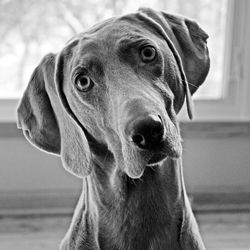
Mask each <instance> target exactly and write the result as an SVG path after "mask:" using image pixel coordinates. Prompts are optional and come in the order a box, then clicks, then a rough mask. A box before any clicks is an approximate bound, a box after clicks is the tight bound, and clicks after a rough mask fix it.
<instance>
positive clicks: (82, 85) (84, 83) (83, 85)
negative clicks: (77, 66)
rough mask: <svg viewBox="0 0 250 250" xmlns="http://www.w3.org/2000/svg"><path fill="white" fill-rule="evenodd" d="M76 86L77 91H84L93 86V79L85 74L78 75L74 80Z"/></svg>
mask: <svg viewBox="0 0 250 250" xmlns="http://www.w3.org/2000/svg"><path fill="white" fill-rule="evenodd" d="M75 84H76V87H77V89H78V90H79V91H82V92H86V91H89V90H90V89H92V88H93V86H94V83H93V81H92V80H91V79H90V78H89V77H88V76H86V75H80V76H78V77H77V78H76V81H75Z"/></svg>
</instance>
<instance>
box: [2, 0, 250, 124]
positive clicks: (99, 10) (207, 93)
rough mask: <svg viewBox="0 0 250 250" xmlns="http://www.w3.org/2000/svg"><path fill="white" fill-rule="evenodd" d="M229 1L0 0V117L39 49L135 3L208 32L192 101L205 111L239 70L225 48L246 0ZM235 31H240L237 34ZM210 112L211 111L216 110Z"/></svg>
mask: <svg viewBox="0 0 250 250" xmlns="http://www.w3.org/2000/svg"><path fill="white" fill-rule="evenodd" d="M234 2H236V1H233V0H217V1H211V0H147V1H146V0H138V1H136V2H135V1H134V0H106V1H100V0H94V1H92V0H86V1H81V0H74V1H69V0H64V1H60V0H51V1H43V0H24V1H15V0H5V1H1V3H0V8H1V12H0V22H1V26H0V37H1V40H2V41H1V44H0V99H1V100H0V104H1V107H0V115H1V116H0V119H3V117H5V119H7V120H9V119H10V120H13V117H14V116H13V114H14V109H13V108H14V106H15V105H16V104H17V99H18V98H20V97H21V94H22V92H23V89H24V88H25V86H26V85H27V83H28V80H29V77H30V76H31V73H32V71H33V70H34V68H35V67H36V65H37V64H38V63H39V61H40V60H41V59H42V57H43V56H44V55H45V54H47V53H49V52H57V51H58V49H60V48H62V47H63V46H64V44H65V42H66V41H67V40H68V39H69V38H71V37H72V36H73V35H74V34H76V33H78V32H80V31H82V30H84V29H86V28H87V27H90V26H92V25H93V24H94V23H96V22H98V21H100V20H103V19H105V18H108V17H110V16H114V15H120V14H123V13H127V12H133V11H135V10H136V9H137V8H138V7H140V6H148V7H152V8H155V9H162V10H165V11H167V12H172V13H180V14H183V15H186V16H188V17H191V18H193V19H195V20H197V21H198V22H199V23H200V24H201V26H202V27H203V28H204V30H206V32H207V33H208V34H209V36H210V38H209V40H208V46H209V49H210V55H211V69H210V73H209V76H208V78H207V80H206V83H205V84H203V86H202V87H201V88H200V89H199V91H198V92H197V94H196V97H195V99H196V100H197V104H198V106H200V107H201V111H199V109H200V108H199V107H198V116H199V113H202V114H203V115H206V112H208V113H209V112H210V111H209V107H208V106H206V105H208V103H209V105H211V103H214V104H215V103H216V105H217V108H218V105H219V103H220V102H221V101H224V100H225V98H226V97H228V96H230V93H231V92H232V90H230V84H231V82H232V81H238V80H239V79H235V78H237V76H238V74H239V72H238V71H239V70H242V69H239V68H237V67H236V68H234V65H230V64H229V62H230V60H231V59H232V57H234V56H236V55H233V53H231V49H232V48H233V49H234V47H233V46H232V43H233V42H237V41H232V37H233V35H232V34H233V32H234V28H236V27H235V26H234V24H235V23H234V21H235V20H236V19H237V18H238V19H239V18H240V16H239V15H241V14H242V13H241V12H244V11H245V7H246V5H249V4H248V3H247V0H240V1H237V5H236V4H234ZM243 18H244V17H243ZM241 19H242V17H241ZM243 21H244V20H243ZM232 24H233V25H232ZM238 35H239V36H241V33H239V34H238ZM236 40H237V38H236ZM238 52H239V51H238ZM238 52H237V53H238ZM238 56H239V55H238ZM229 69H230V70H231V69H233V70H234V71H235V72H234V73H235V74H236V75H235V76H233V78H234V79H232V78H225V75H226V73H225V72H227V73H228V72H229ZM237 70H238V71H237ZM230 77H231V76H230ZM230 81H231V82H230ZM230 91H231V92H230ZM237 91H238V90H237ZM229 92H230V93H229ZM231 94H232V93H231ZM206 103H207V104H206ZM214 104H213V105H214ZM202 107H203V108H202ZM206 107H207V109H208V111H205V113H204V111H202V110H204V109H206ZM6 110H7V111H6ZM214 111H216V112H217V109H215V110H214ZM9 112H10V113H9ZM211 112H213V110H211ZM2 114H3V116H2ZM210 116H211V117H212V116H213V114H212V113H211V115H210ZM201 117H202V115H201ZM208 117H209V116H208ZM3 120H4V119H3Z"/></svg>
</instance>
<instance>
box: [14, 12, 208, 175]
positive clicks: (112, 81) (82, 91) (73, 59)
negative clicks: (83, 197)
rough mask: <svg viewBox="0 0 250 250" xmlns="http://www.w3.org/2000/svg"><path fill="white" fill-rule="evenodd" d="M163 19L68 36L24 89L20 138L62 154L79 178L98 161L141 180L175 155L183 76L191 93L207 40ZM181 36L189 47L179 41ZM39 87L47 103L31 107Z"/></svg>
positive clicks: (136, 17)
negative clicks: (149, 168) (149, 169)
mask: <svg viewBox="0 0 250 250" xmlns="http://www.w3.org/2000/svg"><path fill="white" fill-rule="evenodd" d="M160 15H161V16H160ZM164 15H166V14H163V15H162V14H159V13H156V12H154V11H152V10H143V11H142V12H141V14H138V13H137V14H132V15H127V16H123V17H121V18H113V19H110V20H108V21H106V22H104V23H101V24H99V25H97V26H95V27H93V28H92V29H90V30H89V31H87V32H85V33H83V34H80V35H79V36H77V37H75V38H73V39H72V40H71V41H70V42H69V43H68V44H67V45H66V46H65V48H64V49H63V50H62V51H61V52H60V53H59V54H58V55H57V56H56V55H50V56H48V57H47V58H46V59H45V60H44V61H43V62H42V65H43V68H42V69H39V68H38V69H37V71H39V72H36V73H35V74H34V75H35V76H33V77H32V80H33V81H34V78H36V79H35V82H36V83H37V84H38V85H39V84H40V85H39V86H34V83H33V85H31V86H28V88H27V90H26V93H25V95H24V97H23V100H22V102H21V104H20V107H19V122H20V123H21V124H20V125H21V126H22V128H23V129H24V130H25V131H26V132H25V133H26V137H27V138H28V139H29V140H30V141H32V142H33V143H34V144H35V145H38V146H39V147H41V148H42V149H45V150H46V151H50V152H54V153H60V154H61V156H62V160H63V163H64V165H65V166H66V168H67V169H69V170H70V171H71V172H73V173H74V174H76V175H78V176H86V175H87V174H89V173H90V172H91V169H92V168H93V165H95V164H96V162H98V164H101V165H103V167H105V165H107V164H110V163H112V164H113V165H114V166H117V167H119V168H120V169H121V170H122V171H124V172H125V173H126V174H127V175H128V176H129V177H131V178H139V177H140V176H141V175H142V174H143V172H144V169H145V167H147V166H148V165H155V164H157V163H159V162H161V161H162V160H164V159H165V158H166V157H179V156H180V155H181V138H180V134H179V129H178V124H177V121H176V114H177V113H178V112H179V110H180V108H181V107H182V105H183V102H184V99H185V96H186V98H188V99H189V98H190V97H189V95H188V94H187V91H188V90H189V89H187V85H186V86H185V84H187V83H186V79H185V78H184V79H183V74H184V76H185V73H186V75H187V79H188V81H191V83H192V87H191V92H192V93H193V92H194V91H195V89H194V87H195V88H197V87H198V86H199V85H200V84H201V83H202V82H203V81H204V79H205V76H206V74H207V71H208V68H209V58H208V52H207V48H206V44H205V40H206V35H205V33H204V32H203V31H202V30H201V29H200V28H199V27H198V26H197V25H196V24H193V25H191V21H190V23H189V26H190V25H191V26H190V27H192V32H196V33H195V35H196V37H195V36H193V37H192V34H191V33H190V31H189V30H185V29H184V30H182V28H181V25H184V24H185V28H186V27H187V23H188V21H187V20H186V19H183V20H181V19H180V18H177V17H173V16H165V19H162V20H161V18H162V17H163V16H164ZM166 17H167V18H166ZM184 20H185V21H184ZM163 21H165V22H167V23H163ZM177 21H179V23H178V22H177ZM176 22H177V24H176ZM169 23H170V24H171V25H173V28H172V33H171V32H170V31H169V30H170V28H169V27H168V25H169ZM164 25H165V26H164ZM175 25H176V27H175ZM194 27H195V28H196V29H197V31H195V30H194ZM178 29H179V30H178ZM187 31H188V35H189V41H185V40H183V39H186V38H185V37H184V36H185V34H187ZM162 32H163V33H162ZM176 34H178V35H176ZM190 34H191V35H190ZM178 36H179V37H178ZM195 39H196V40H195ZM166 40H167V41H166ZM194 40H195V42H194ZM183 43H184V45H185V46H184V48H182V47H183ZM189 43H190V44H189ZM195 43H196V44H195ZM174 44H176V46H175V45H174ZM194 45H196V46H194ZM176 47H178V48H176ZM182 49H186V50H187V51H184V52H183V50H182ZM191 49H193V51H192V50H191ZM183 58H184V59H183ZM183 68H184V69H183ZM184 70H185V73H183V71H184ZM53 76H55V77H53ZM38 78H39V79H38ZM40 78H42V79H40ZM39 81H42V82H43V83H44V86H43V87H42V86H41V83H39ZM42 88H44V91H45V92H46V94H45V96H46V98H45V99H44V98H43V100H38V102H39V105H40V107H39V108H37V107H36V106H37V105H38V104H36V103H34V98H35V95H38V94H37V93H38V92H39V91H38V90H40V89H42ZM27 99H28V100H27ZM39 99H41V97H40V98H39ZM188 101H189V102H190V100H188ZM44 102H45V104H46V105H45V104H44ZM27 103H29V105H27ZM42 106H43V108H41V107H42ZM27 107H28V109H30V110H27ZM40 109H43V110H40ZM44 109H45V110H44ZM31 110H32V111H31ZM34 111H35V112H34ZM37 111H39V114H37ZM41 111H42V112H41ZM31 114H32V115H31ZM35 116H36V119H34V117H35ZM45 116H46V117H45ZM34 120H35V121H34ZM39 120H41V121H40V122H39ZM37 121H38V122H37ZM39 123H40V124H39ZM34 127H36V128H34ZM46 128H48V129H49V131H47V129H46ZM41 130H42V132H41ZM43 137H45V138H43ZM93 161H95V164H93Z"/></svg>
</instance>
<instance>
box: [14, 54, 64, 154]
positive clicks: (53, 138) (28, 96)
mask: <svg viewBox="0 0 250 250" xmlns="http://www.w3.org/2000/svg"><path fill="white" fill-rule="evenodd" d="M45 61H47V58H46V57H45V58H44V59H43V61H42V62H41V64H40V65H39V66H38V67H37V68H36V69H35V70H34V72H33V74H32V76H31V79H30V81H29V84H28V86H27V88H26V90H25V92H24V94H23V97H22V99H21V101H20V103H19V106H18V109H17V115H18V124H17V127H18V128H20V129H22V130H23V133H24V135H25V137H26V138H27V139H28V141H30V142H31V143H32V144H33V145H35V146H37V147H38V148H40V149H42V150H45V151H47V152H50V153H55V154H60V151H61V136H60V132H59V127H58V123H57V120H56V116H55V113H54V110H53V108H52V106H51V103H50V99H49V96H48V94H47V92H46V90H45V83H44V80H45V79H44V72H43V71H44V67H43V65H44V64H45Z"/></svg>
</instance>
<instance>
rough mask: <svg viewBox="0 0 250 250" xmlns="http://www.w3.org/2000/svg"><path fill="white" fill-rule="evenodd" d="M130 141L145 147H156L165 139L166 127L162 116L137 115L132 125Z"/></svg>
mask: <svg viewBox="0 0 250 250" xmlns="http://www.w3.org/2000/svg"><path fill="white" fill-rule="evenodd" d="M130 128H131V129H130V135H129V136H130V141H132V142H133V143H134V144H135V145H136V146H138V147H139V148H143V149H154V148H156V147H157V145H159V143H160V142H161V141H162V140H163V134H164V127H163V124H162V120H161V117H160V116H158V115H148V116H146V117H137V118H136V119H135V120H134V121H133V122H132V124H131V126H130Z"/></svg>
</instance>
